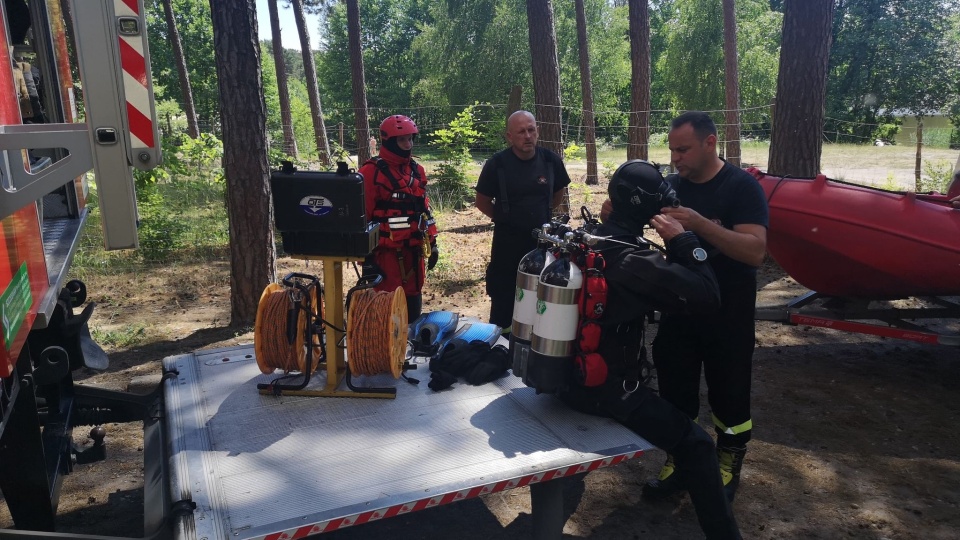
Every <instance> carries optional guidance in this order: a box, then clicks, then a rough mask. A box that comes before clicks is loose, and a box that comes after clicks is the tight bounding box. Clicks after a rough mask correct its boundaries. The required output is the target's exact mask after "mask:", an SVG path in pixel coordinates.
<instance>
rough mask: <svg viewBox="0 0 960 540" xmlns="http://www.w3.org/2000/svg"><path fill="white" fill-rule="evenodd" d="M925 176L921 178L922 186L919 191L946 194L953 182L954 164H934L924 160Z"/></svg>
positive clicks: (919, 186) (944, 162)
mask: <svg viewBox="0 0 960 540" xmlns="http://www.w3.org/2000/svg"><path fill="white" fill-rule="evenodd" d="M922 169H923V174H922V175H921V176H920V184H919V185H918V187H917V191H919V192H920V193H927V192H931V191H936V192H937V193H946V192H947V188H949V187H950V182H951V181H953V164H951V163H950V162H949V161H946V160H943V159H941V160H939V161H937V162H932V161H929V160H926V159H925V160H923V167H922Z"/></svg>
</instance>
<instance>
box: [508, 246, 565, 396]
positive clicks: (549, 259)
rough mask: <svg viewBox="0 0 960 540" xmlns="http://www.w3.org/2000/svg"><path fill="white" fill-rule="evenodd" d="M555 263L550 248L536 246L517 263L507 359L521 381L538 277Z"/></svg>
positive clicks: (531, 328) (534, 309) (535, 303)
mask: <svg viewBox="0 0 960 540" xmlns="http://www.w3.org/2000/svg"><path fill="white" fill-rule="evenodd" d="M555 260H556V257H554V255H553V253H552V252H551V251H550V249H549V244H546V243H543V242H541V243H539V244H538V245H537V247H536V248H534V249H533V250H532V251H530V252H529V253H527V254H526V255H524V256H523V258H522V259H520V265H519V266H518V267H517V289H516V294H515V296H514V300H513V324H512V326H511V332H510V358H512V359H513V374H514V375H516V376H517V377H520V378H523V376H524V373H525V371H526V367H527V356H528V355H529V353H530V338H531V336H532V335H533V322H534V319H536V316H537V289H538V288H539V287H538V284H539V281H540V273H541V272H543V269H544V268H546V267H547V266H548V265H550V264H551V263H553V261H555Z"/></svg>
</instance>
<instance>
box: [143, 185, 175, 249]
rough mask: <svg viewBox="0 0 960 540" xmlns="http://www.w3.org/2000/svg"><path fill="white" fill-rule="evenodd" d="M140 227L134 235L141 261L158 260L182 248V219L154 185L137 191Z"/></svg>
mask: <svg viewBox="0 0 960 540" xmlns="http://www.w3.org/2000/svg"><path fill="white" fill-rule="evenodd" d="M137 209H138V211H139V213H140V226H139V227H138V229H137V236H138V237H139V239H140V249H139V250H138V251H137V254H138V255H139V256H140V257H142V258H143V259H144V260H145V261H152V262H157V261H162V260H165V259H167V258H169V254H170V252H171V251H175V250H177V249H180V248H181V247H183V242H182V240H181V238H180V237H181V235H182V234H183V232H184V231H185V230H186V223H184V220H183V219H182V218H181V217H180V216H178V215H176V214H175V213H174V212H173V211H172V210H171V208H170V206H169V205H168V204H166V201H165V200H164V197H163V195H162V193H161V192H160V190H159V189H158V187H157V185H156V184H148V185H146V186H144V187H143V188H142V189H140V190H139V191H138V192H137Z"/></svg>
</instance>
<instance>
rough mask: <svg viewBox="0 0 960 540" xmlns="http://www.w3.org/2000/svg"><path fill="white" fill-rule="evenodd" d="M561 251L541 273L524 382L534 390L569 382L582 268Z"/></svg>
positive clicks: (558, 387)
mask: <svg viewBox="0 0 960 540" xmlns="http://www.w3.org/2000/svg"><path fill="white" fill-rule="evenodd" d="M571 258H572V256H571V254H570V253H569V252H567V251H563V252H562V253H561V254H560V255H559V256H558V257H557V260H555V261H553V262H552V263H550V264H549V265H548V266H547V267H546V268H544V269H543V272H542V273H541V274H540V279H539V284H538V289H537V317H536V319H535V320H534V323H533V335H532V337H531V339H530V353H529V355H528V357H527V366H526V370H525V372H524V377H523V382H524V384H526V385H527V386H529V387H531V388H534V389H536V391H537V393H538V394H539V393H542V392H544V393H556V392H558V391H560V390H562V389H564V388H566V387H567V386H568V384H569V377H570V374H571V371H572V366H573V358H574V354H575V344H576V340H577V330H578V325H579V321H580V313H579V304H580V293H581V289H582V287H583V272H582V271H581V270H580V268H579V267H578V266H577V265H576V263H574V262H573V260H571Z"/></svg>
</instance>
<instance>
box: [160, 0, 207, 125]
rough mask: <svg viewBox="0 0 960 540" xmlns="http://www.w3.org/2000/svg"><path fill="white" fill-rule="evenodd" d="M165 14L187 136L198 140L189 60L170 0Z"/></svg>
mask: <svg viewBox="0 0 960 540" xmlns="http://www.w3.org/2000/svg"><path fill="white" fill-rule="evenodd" d="M163 14H164V17H166V19H167V32H169V34H170V45H171V46H172V47H173V62H174V63H175V64H176V65H177V76H178V77H179V78H180V92H181V94H182V96H183V112H184V114H186V115H187V135H189V136H190V138H191V139H196V138H197V137H199V136H200V128H199V127H198V126H197V109H196V107H194V104H193V89H192V88H191V87H190V75H189V73H188V72H187V59H186V57H184V55H183V44H182V43H181V42H180V31H179V30H177V21H176V20H175V19H174V18H173V6H171V5H170V0H163Z"/></svg>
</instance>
